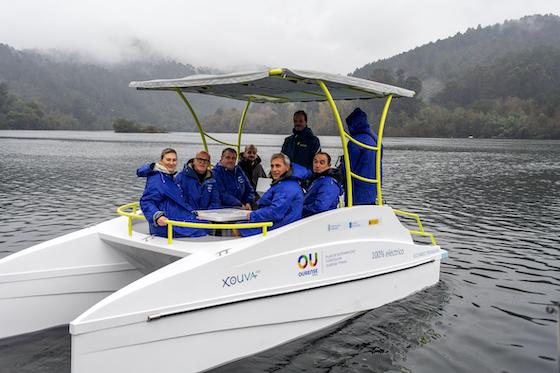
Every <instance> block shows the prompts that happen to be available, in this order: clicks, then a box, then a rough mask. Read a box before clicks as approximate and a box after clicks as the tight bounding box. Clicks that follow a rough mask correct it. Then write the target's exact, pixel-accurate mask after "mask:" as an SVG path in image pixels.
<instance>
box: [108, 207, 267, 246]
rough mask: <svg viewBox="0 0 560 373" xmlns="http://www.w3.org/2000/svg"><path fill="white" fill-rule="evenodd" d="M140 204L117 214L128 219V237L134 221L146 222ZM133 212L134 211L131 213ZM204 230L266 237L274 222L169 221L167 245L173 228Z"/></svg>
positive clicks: (119, 208)
mask: <svg viewBox="0 0 560 373" xmlns="http://www.w3.org/2000/svg"><path fill="white" fill-rule="evenodd" d="M139 205H140V204H139V203H138V202H132V203H127V204H126V205H122V206H119V207H118V208H117V214H119V215H121V216H125V217H127V218H128V235H129V236H132V222H133V220H134V219H141V220H146V217H145V216H144V215H143V214H142V213H141V212H140V213H139V209H138V206H139ZM130 210H132V211H130ZM174 226H175V227H188V228H203V229H247V228H261V229H262V234H263V236H266V233H267V230H268V227H271V226H272V222H270V221H265V222H258V223H195V222H187V221H176V220H167V243H168V244H169V245H171V243H172V242H173V227H174Z"/></svg>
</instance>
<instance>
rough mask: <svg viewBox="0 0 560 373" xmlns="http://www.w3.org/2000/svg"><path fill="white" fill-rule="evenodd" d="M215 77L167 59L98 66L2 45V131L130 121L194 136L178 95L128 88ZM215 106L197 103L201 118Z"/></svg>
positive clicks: (210, 102) (93, 126)
mask: <svg viewBox="0 0 560 373" xmlns="http://www.w3.org/2000/svg"><path fill="white" fill-rule="evenodd" d="M210 72H212V71H210V70H208V69H197V68H195V67H193V66H191V65H185V64H181V63H177V62H173V61H166V60H163V59H156V60H151V61H136V62H128V63H122V64H117V65H113V66H98V65H93V64H88V63H83V62H80V61H79V60H75V59H72V58H69V57H68V58H65V56H62V57H61V56H60V55H58V56H51V55H50V54H46V53H39V52H36V51H18V50H15V49H14V48H11V47H9V46H7V45H4V44H0V84H1V86H0V87H1V88H0V129H1V128H10V129H112V123H113V121H114V120H115V119H116V118H127V119H130V120H134V121H137V122H141V123H146V124H150V125H156V126H158V127H162V128H166V129H174V130H190V129H193V128H194V123H193V122H192V120H191V119H190V117H189V115H188V111H187V109H186V108H185V106H184V105H183V103H182V102H181V101H180V99H179V98H178V97H177V95H175V94H174V93H171V92H169V93H168V92H158V93H153V92H152V93H150V92H139V91H136V90H133V89H131V88H128V83H129V82H130V81H132V80H148V79H154V78H177V77H181V76H187V75H192V74H196V73H210ZM215 101H216V100H215V99H212V98H206V97H202V98H201V97H200V96H196V97H193V98H192V104H193V106H195V107H196V109H197V111H199V112H200V113H201V114H207V113H210V112H213V111H214V110H215V104H214V102H215ZM218 102H220V104H222V105H223V100H219V101H218ZM230 105H231V104H230ZM185 114H187V115H185Z"/></svg>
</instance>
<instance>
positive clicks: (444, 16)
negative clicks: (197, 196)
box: [0, 0, 560, 74]
mask: <svg viewBox="0 0 560 373" xmlns="http://www.w3.org/2000/svg"><path fill="white" fill-rule="evenodd" d="M0 9H1V10H0V43H5V44H9V45H11V46H13V47H15V48H17V49H24V48H39V49H58V50H62V51H66V52H73V51H79V52H81V53H84V54H86V55H89V56H91V57H92V58H94V59H97V61H98V62H99V61H101V62H118V61H121V60H122V59H132V58H137V57H139V56H142V55H147V54H149V53H152V54H156V55H162V56H166V57H170V58H173V59H176V60H178V61H180V62H184V63H191V64H193V65H195V66H210V67H216V68H220V69H227V70H232V69H235V70H239V69H249V68H253V67H255V66H258V65H261V66H262V65H265V66H272V67H274V66H276V67H297V68H302V69H313V70H319V71H328V72H334V73H341V74H347V73H349V72H352V71H354V69H355V68H357V67H361V66H363V65H364V64H366V63H369V62H372V61H375V60H378V59H380V58H387V57H391V56H393V55H395V54H398V53H400V52H404V51H407V50H410V49H412V48H414V47H416V46H420V45H422V44H425V43H428V42H430V41H436V40H437V39H443V38H446V37H448V36H452V35H455V34H456V33H457V32H464V31H465V30H466V29H467V28H469V27H476V26H477V25H478V24H480V25H482V26H487V25H492V24H495V23H501V22H503V21H504V20H506V19H510V20H511V19H517V18H521V17H523V16H525V15H532V14H547V13H553V14H556V15H559V14H560V0H530V1H528V0H465V1H443V0H422V1H404V0H392V1H373V0H372V1H366V0H364V1H357V0H336V1H335V0H297V1H296V0H282V1H266V0H254V1H253V0H251V1H249V0H246V1H243V0H238V1H233V0H229V1H228V0H223V1H218V0H203V1H188V0H182V1H181V0H158V1H145V0H111V1H103V0H95V1H89V0H52V1H47V0H17V1H14V0H12V1H9V0H8V1H6V0H4V1H3V4H2V6H1V8H0ZM559 37H560V36H559Z"/></svg>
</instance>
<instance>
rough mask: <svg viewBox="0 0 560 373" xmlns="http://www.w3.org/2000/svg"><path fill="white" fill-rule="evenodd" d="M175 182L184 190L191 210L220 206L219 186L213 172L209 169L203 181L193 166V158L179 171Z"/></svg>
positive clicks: (186, 201)
mask: <svg viewBox="0 0 560 373" xmlns="http://www.w3.org/2000/svg"><path fill="white" fill-rule="evenodd" d="M175 183H177V184H178V185H179V186H180V187H181V189H182V190H183V196H184V199H185V203H186V204H187V206H188V207H189V209H190V210H191V211H193V210H210V209H216V208H219V207H220V196H219V194H218V186H217V183H216V179H215V178H214V177H213V175H212V172H210V171H207V172H206V176H205V178H204V180H203V181H202V183H201V182H200V179H199V178H198V175H197V173H196V171H195V170H194V168H193V161H192V160H190V161H189V162H187V164H185V167H183V170H182V171H181V172H179V174H178V175H177V177H176V178H175Z"/></svg>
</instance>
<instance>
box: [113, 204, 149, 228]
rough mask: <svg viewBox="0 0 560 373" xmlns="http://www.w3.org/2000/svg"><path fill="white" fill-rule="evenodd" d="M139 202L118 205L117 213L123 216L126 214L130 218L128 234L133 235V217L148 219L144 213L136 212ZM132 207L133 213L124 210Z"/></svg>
mask: <svg viewBox="0 0 560 373" xmlns="http://www.w3.org/2000/svg"><path fill="white" fill-rule="evenodd" d="M138 205H139V203H138V202H132V203H127V204H126V205H122V206H119V207H117V214H119V215H121V216H126V217H127V218H128V235H129V236H132V219H142V220H146V217H145V216H144V215H140V214H137V213H136V209H137V208H138ZM128 208H132V213H130V212H126V211H124V210H126V209H128Z"/></svg>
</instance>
